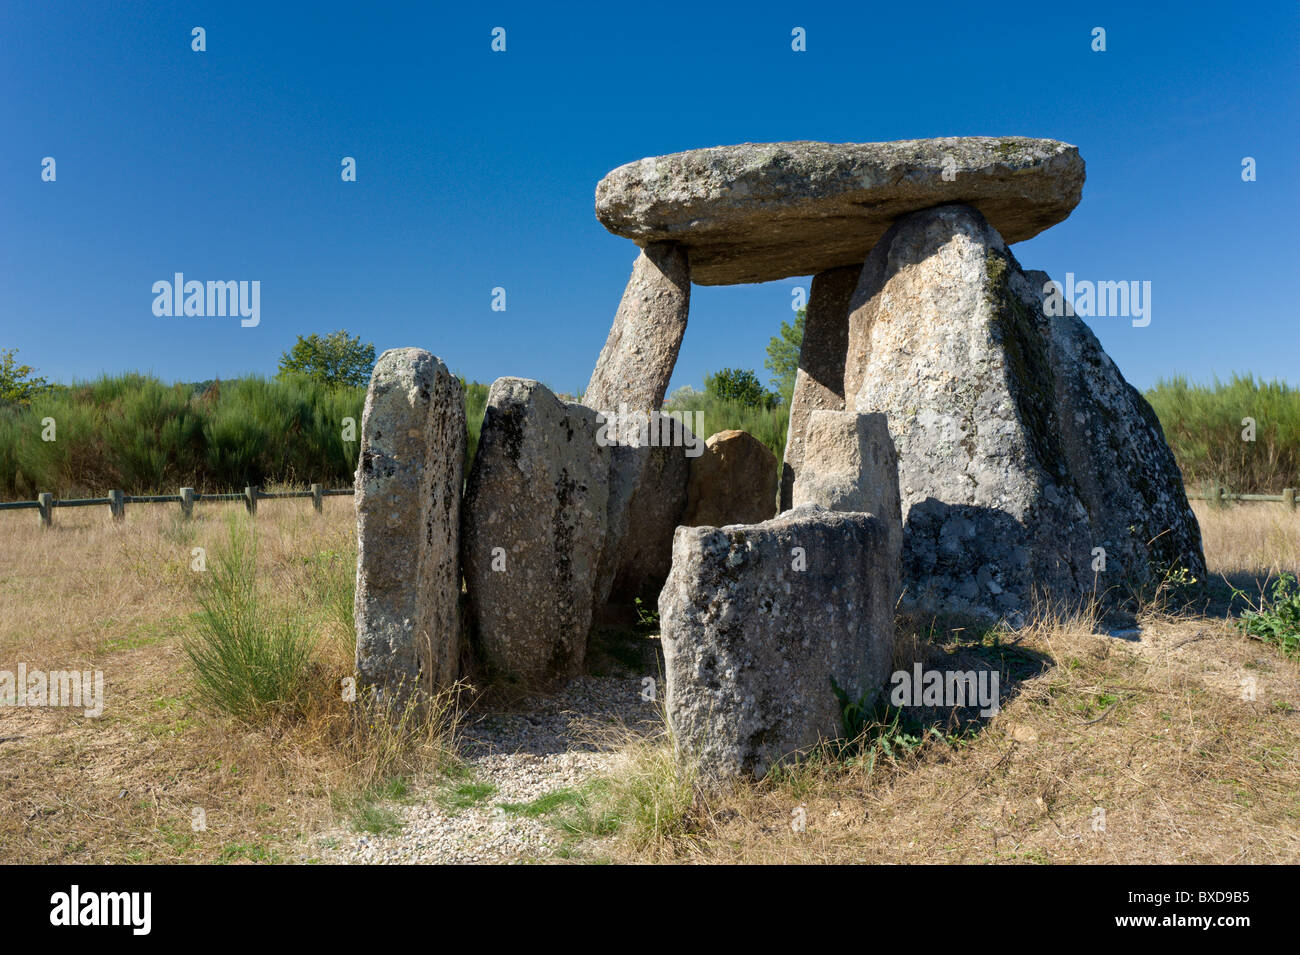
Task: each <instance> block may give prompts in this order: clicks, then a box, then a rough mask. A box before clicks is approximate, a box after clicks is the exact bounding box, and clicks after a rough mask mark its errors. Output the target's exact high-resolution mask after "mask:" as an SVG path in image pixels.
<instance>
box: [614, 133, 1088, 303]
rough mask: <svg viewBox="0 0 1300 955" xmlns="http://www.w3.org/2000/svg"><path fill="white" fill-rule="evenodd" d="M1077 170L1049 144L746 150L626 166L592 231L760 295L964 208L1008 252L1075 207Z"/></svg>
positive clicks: (1012, 140) (1073, 155)
mask: <svg viewBox="0 0 1300 955" xmlns="http://www.w3.org/2000/svg"><path fill="white" fill-rule="evenodd" d="M1083 180H1084V165H1083V160H1082V159H1081V158H1080V157H1079V152H1078V150H1077V149H1076V148H1075V147H1074V146H1070V145H1068V144H1066V143H1060V142H1056V141H1054V140H1050V139H1026V138H1024V137H1018V136H1012V137H990V136H966V137H948V138H943V139H917V140H907V141H903V142H892V143H842V144H840V143H813V142H795V143H746V144H744V145H740V146H717V147H714V148H711V149H693V150H690V151H689V152H682V153H674V154H672V155H670V156H658V157H653V158H648V159H642V160H640V161H638V162H633V163H628V164H627V165H625V166H620V167H619V168H618V169H615V170H614V171H613V172H611V173H610V174H609V175H607V176H606V177H605V178H604V179H602V180H601V181H600V184H599V185H598V186H597V187H596V218H598V219H599V220H600V222H601V224H603V225H604V226H605V228H607V229H609V230H610V231H611V232H613V233H615V234H616V235H621V236H625V237H627V238H629V239H632V240H633V241H635V242H636V243H637V244H638V245H645V244H646V243H649V242H658V241H664V240H673V241H677V242H680V243H682V245H684V246H685V247H686V249H687V252H688V253H689V254H690V260H691V278H692V279H693V280H694V281H695V282H697V283H699V284H700V285H730V284H735V283H741V282H766V281H770V280H772V279H781V278H787V277H789V276H792V275H813V274H815V273H817V272H823V271H825V270H827V269H833V268H837V267H840V266H848V265H856V264H858V263H860V262H862V261H863V260H864V259H865V258H866V256H867V253H868V252H869V251H870V250H871V248H872V246H874V245H875V244H876V241H877V240H878V239H879V238H880V237H881V235H883V234H884V232H885V230H886V229H887V228H889V226H890V224H891V223H892V222H893V221H894V220H895V219H897V218H898V217H899V216H902V215H906V214H907V213H909V212H915V211H916V210H918V209H923V208H927V207H929V206H935V205H939V204H941V203H949V202H963V203H967V204H970V205H973V206H975V207H976V208H977V209H979V210H980V211H981V212H982V213H983V214H984V215H985V217H986V218H987V219H988V220H989V221H990V222H991V223H992V224H993V226H994V227H995V228H996V229H997V230H998V231H999V232H1000V233H1001V234H1002V235H1003V236H1004V237H1005V238H1006V241H1008V242H1019V241H1021V240H1022V239H1028V238H1031V237H1033V236H1035V235H1037V234H1038V233H1039V232H1042V231H1043V230H1044V229H1046V228H1048V227H1049V226H1051V225H1054V224H1055V223H1057V222H1060V221H1061V220H1062V219H1064V218H1065V217H1066V216H1068V215H1069V214H1070V211H1071V210H1072V209H1073V208H1074V207H1075V206H1076V205H1077V204H1078V202H1079V197H1080V195H1081V193H1082V190H1083Z"/></svg>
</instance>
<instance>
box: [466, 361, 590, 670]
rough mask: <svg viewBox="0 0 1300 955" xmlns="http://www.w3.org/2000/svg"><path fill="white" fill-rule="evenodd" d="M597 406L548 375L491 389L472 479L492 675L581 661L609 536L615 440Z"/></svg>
mask: <svg viewBox="0 0 1300 955" xmlns="http://www.w3.org/2000/svg"><path fill="white" fill-rule="evenodd" d="M597 428H598V423H597V420H596V413H595V412H594V411H592V410H591V409H590V408H587V407H584V406H583V405H580V404H578V403H576V402H569V403H565V402H563V401H561V400H560V399H558V398H557V397H556V396H555V395H554V394H552V393H551V392H550V390H549V389H547V388H546V387H545V386H544V385H541V384H539V383H538V382H536V381H529V380H527V379H524V378H499V379H497V381H496V382H494V383H493V385H492V389H491V391H489V392H488V400H487V408H486V410H485V412H484V415H483V430H482V434H481V436H480V438H479V446H478V453H477V454H476V456H475V458H474V465H473V467H472V468H471V470H470V476H469V483H468V485H467V487H466V490H465V521H464V533H463V540H462V553H463V563H464V568H465V585H466V589H467V591H468V596H469V614H470V624H471V629H470V632H471V635H472V638H473V639H474V641H475V645H476V647H477V649H478V651H479V655H480V658H481V659H482V661H483V663H484V664H485V665H486V667H487V670H488V675H489V676H490V677H491V678H493V679H496V680H499V681H502V682H505V683H515V684H521V685H527V684H542V683H548V682H551V681H553V680H558V679H564V678H567V677H570V676H576V675H577V674H578V673H580V672H581V670H582V664H583V660H584V658H585V655H586V649H587V635H588V631H589V630H590V629H591V622H592V611H593V604H594V603H595V600H596V589H597V565H598V562H599V559H600V555H601V552H602V549H603V547H604V544H605V536H606V530H607V527H608V514H607V509H608V504H609V474H610V459H609V448H608V447H605V446H602V444H600V443H599V442H598V441H597V440H596V437H597V435H596V432H597Z"/></svg>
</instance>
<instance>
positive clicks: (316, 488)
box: [311, 484, 325, 514]
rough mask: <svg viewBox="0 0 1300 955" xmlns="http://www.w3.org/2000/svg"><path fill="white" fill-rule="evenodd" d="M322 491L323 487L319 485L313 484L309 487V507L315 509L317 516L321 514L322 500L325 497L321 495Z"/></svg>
mask: <svg viewBox="0 0 1300 955" xmlns="http://www.w3.org/2000/svg"><path fill="white" fill-rule="evenodd" d="M324 490H325V488H324V486H323V485H320V484H313V485H312V486H311V506H312V507H314V508H316V513H317V514H319V513H321V504H322V499H323V498H324V497H325V495H324V494H323V493H322V492H323V491H324Z"/></svg>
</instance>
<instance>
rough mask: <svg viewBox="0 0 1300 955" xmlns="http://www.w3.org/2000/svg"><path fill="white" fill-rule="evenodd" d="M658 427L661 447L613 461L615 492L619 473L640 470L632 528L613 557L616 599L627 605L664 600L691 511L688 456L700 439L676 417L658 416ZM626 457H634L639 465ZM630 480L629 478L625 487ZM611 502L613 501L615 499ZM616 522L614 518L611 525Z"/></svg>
mask: <svg viewBox="0 0 1300 955" xmlns="http://www.w3.org/2000/svg"><path fill="white" fill-rule="evenodd" d="M657 424H658V426H659V435H660V440H659V442H658V443H657V444H654V445H651V446H643V447H632V448H618V449H615V454H614V457H613V460H614V462H615V463H614V465H613V466H612V469H611V479H610V484H611V487H613V485H614V484H615V482H616V480H618V479H616V478H615V477H614V474H613V472H614V471H616V470H618V468H619V467H620V465H621V466H622V467H623V468H624V471H625V473H627V472H631V471H632V470H633V469H635V474H636V477H635V481H636V487H635V490H634V492H633V494H632V496H631V502H630V504H629V506H628V508H627V511H626V517H625V520H624V524H625V528H626V529H625V530H624V532H623V534H622V536H621V538H620V540H619V542H618V546H617V548H614V549H613V552H612V557H613V562H614V565H615V567H616V571H615V576H614V580H613V582H612V588H611V592H610V597H611V598H612V599H613V600H615V601H618V602H622V603H628V602H631V601H632V600H633V599H634V598H636V597H641V598H642V599H643V600H648V601H649V602H650V604H651V606H653V605H654V603H655V602H656V601H657V600H658V597H659V591H660V590H662V589H663V585H664V581H665V580H666V579H667V578H668V571H669V570H670V569H671V568H672V562H673V531H674V530H675V529H676V528H677V525H678V524H679V523H680V522H681V519H682V515H683V514H684V513H685V511H686V487H687V481H688V480H689V477H690V458H688V457H687V456H686V451H687V448H688V445H690V444H692V443H694V441H695V436H694V435H692V434H691V432H690V429H689V428H687V427H686V426H685V425H683V424H682V423H681V422H680V421H677V420H676V419H674V418H670V417H666V416H662V417H657ZM623 452H628V453H629V455H630V457H631V459H632V461H634V462H635V463H632V462H631V461H629V460H628V457H627V456H624V454H623ZM626 480H628V478H627V477H624V478H623V479H622V480H621V481H619V483H622V481H626ZM610 499H611V501H612V500H613V495H612V494H611V498H610ZM613 521H614V518H613V517H611V525H612V524H613Z"/></svg>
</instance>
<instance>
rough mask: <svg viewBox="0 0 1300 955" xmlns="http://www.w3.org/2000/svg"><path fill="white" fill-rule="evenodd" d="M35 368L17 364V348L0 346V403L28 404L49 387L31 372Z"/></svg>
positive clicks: (42, 379) (43, 380)
mask: <svg viewBox="0 0 1300 955" xmlns="http://www.w3.org/2000/svg"><path fill="white" fill-rule="evenodd" d="M35 370H36V369H35V368H33V367H32V366H31V365H20V364H18V349H17V348H0V404H16V405H28V404H31V403H32V399H33V398H35V397H36V396H37V395H39V394H40V393H41V392H43V391H45V390H46V389H47V388H49V387H50V383H49V382H48V381H46V380H45V379H44V378H41V377H38V376H35V375H33V374H32V372H34V371H35Z"/></svg>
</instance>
